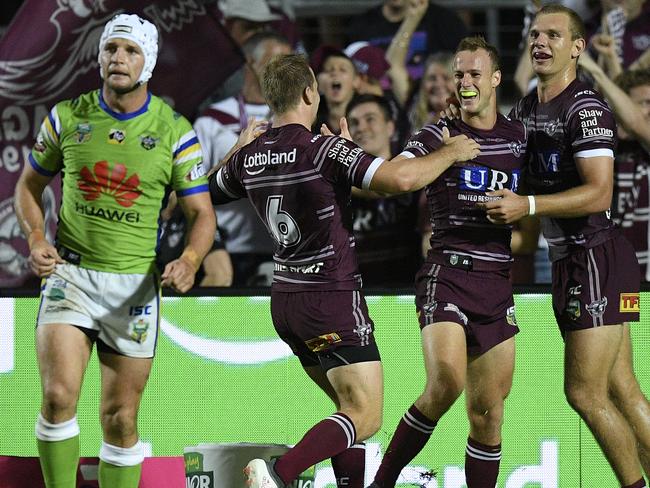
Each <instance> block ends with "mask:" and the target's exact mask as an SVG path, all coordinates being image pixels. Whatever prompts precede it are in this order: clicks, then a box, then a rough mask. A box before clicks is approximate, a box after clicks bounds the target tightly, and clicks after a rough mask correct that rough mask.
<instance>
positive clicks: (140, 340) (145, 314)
mask: <svg viewBox="0 0 650 488" xmlns="http://www.w3.org/2000/svg"><path fill="white" fill-rule="evenodd" d="M159 322H160V286H159V280H158V277H157V276H156V275H153V274H122V273H106V272H104V271H96V270H92V269H86V268H80V267H79V266H76V265H74V264H59V265H57V267H56V270H55V271H54V273H53V274H52V275H50V276H48V277H47V279H46V280H45V281H44V285H43V286H42V287H41V304H40V307H39V311H38V318H37V321H36V323H37V325H38V326H42V325H46V324H71V325H75V326H77V327H82V328H84V329H90V330H93V331H96V332H97V338H98V339H99V340H100V341H102V342H103V343H104V344H106V345H107V346H108V347H109V348H111V349H113V350H115V351H117V352H119V353H120V354H124V355H125V356H129V357H134V358H151V357H153V356H154V353H155V349H156V340H157V338H158V325H159ZM91 337H92V335H91Z"/></svg>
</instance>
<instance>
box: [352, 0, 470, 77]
mask: <svg viewBox="0 0 650 488" xmlns="http://www.w3.org/2000/svg"><path fill="white" fill-rule="evenodd" d="M411 1H417V0H384V2H383V4H382V5H380V6H378V7H375V8H372V9H371V10H369V11H367V12H365V13H364V14H361V15H359V16H356V17H353V18H352V19H351V21H350V23H349V24H348V30H347V33H348V41H349V42H354V41H368V42H370V44H373V45H375V46H380V47H382V48H384V49H388V46H389V45H390V43H391V41H392V40H393V38H394V36H395V34H396V33H397V31H398V30H399V28H400V24H401V22H402V21H403V19H404V17H405V16H406V13H407V9H408V3H409V2H411ZM466 35H467V26H466V25H465V24H464V23H463V21H462V20H461V19H460V17H459V16H458V15H457V14H456V13H455V12H453V11H452V10H450V9H447V8H445V7H442V6H440V5H436V4H435V3H431V4H430V5H429V8H428V10H427V12H426V14H425V16H424V17H423V19H422V21H421V22H420V25H419V26H418V27H417V30H416V31H415V33H414V34H413V36H412V39H411V42H410V46H409V54H408V59H409V61H408V66H409V73H410V74H411V77H413V78H414V79H419V78H420V77H421V76H422V72H423V65H424V60H425V58H426V56H427V54H432V53H436V52H438V51H453V50H455V49H456V46H457V45H458V43H459V42H460V40H461V39H462V38H463V37H465V36H466Z"/></svg>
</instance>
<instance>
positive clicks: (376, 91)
mask: <svg viewBox="0 0 650 488" xmlns="http://www.w3.org/2000/svg"><path fill="white" fill-rule="evenodd" d="M344 53H345V54H346V55H347V56H348V57H349V58H350V59H351V60H352V62H353V63H354V66H355V67H356V69H357V74H358V76H359V84H358V88H357V93H358V94H359V95H363V94H371V95H377V96H380V97H384V98H385V99H386V101H387V103H388V105H389V106H390V111H391V119H392V120H393V121H394V122H395V130H394V131H393V135H392V138H391V148H392V149H393V150H394V151H395V152H396V151H398V150H399V149H401V147H402V145H403V142H405V141H406V138H407V137H408V135H409V131H410V125H409V121H408V117H407V115H406V112H405V111H404V109H403V103H402V101H401V100H400V99H399V98H398V96H397V95H396V94H395V93H394V91H393V88H392V86H393V85H392V84H391V83H389V82H388V81H389V80H387V79H386V78H391V73H392V72H393V70H392V69H391V64H390V63H389V62H388V60H387V59H386V53H385V52H384V50H383V49H382V48H380V47H377V46H373V45H371V44H369V43H368V42H366V41H358V42H354V43H352V44H350V45H349V46H348V47H346V48H345V50H344ZM386 75H388V76H386ZM391 80H392V78H391Z"/></svg>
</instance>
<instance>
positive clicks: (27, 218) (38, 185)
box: [14, 164, 65, 277]
mask: <svg viewBox="0 0 650 488" xmlns="http://www.w3.org/2000/svg"><path fill="white" fill-rule="evenodd" d="M51 180H52V177H50V176H43V175H41V174H39V173H37V172H36V171H35V170H34V169H33V168H32V167H31V166H30V165H29V164H26V165H25V167H24V169H23V172H22V174H21V175H20V178H19V179H18V183H17V184H16V190H15V194H14V207H15V210H16V216H17V218H18V223H19V224H20V228H21V229H22V231H23V233H24V234H25V236H26V237H27V242H28V244H29V263H30V266H31V268H32V271H33V272H34V273H35V274H36V275H37V276H39V277H45V276H48V275H50V274H52V272H53V271H54V268H55V267H56V265H57V264H59V263H64V262H65V261H64V260H63V259H61V256H59V253H58V252H57V251H56V248H55V247H54V246H53V245H52V244H50V243H49V242H48V241H47V239H46V238H45V222H44V218H43V202H42V195H43V190H45V187H46V186H47V185H48V184H49V183H50V181H51Z"/></svg>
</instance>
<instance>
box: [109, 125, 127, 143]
mask: <svg viewBox="0 0 650 488" xmlns="http://www.w3.org/2000/svg"><path fill="white" fill-rule="evenodd" d="M124 139H126V132H125V131H123V130H120V129H111V130H110V131H109V133H108V143H109V144H122V143H123V142H124Z"/></svg>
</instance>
